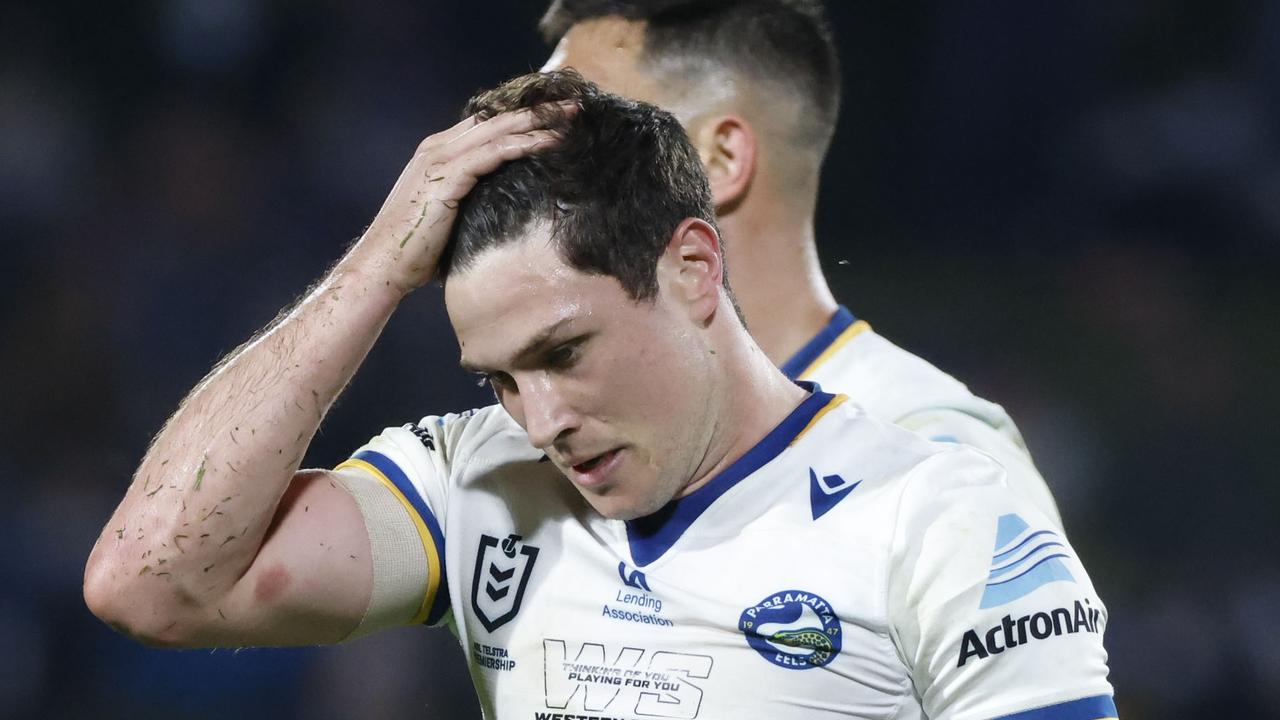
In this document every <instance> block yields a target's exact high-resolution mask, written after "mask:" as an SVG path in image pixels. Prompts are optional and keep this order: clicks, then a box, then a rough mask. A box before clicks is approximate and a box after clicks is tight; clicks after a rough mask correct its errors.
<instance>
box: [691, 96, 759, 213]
mask: <svg viewBox="0 0 1280 720" xmlns="http://www.w3.org/2000/svg"><path fill="white" fill-rule="evenodd" d="M693 142H694V145H696V146H697V148H698V157H699V158H701V159H702V166H703V168H704V169H705V170H706V173H707V180H708V182H710V183H711V199H712V201H714V202H715V206H716V214H717V215H725V214H726V213H730V212H733V210H734V209H735V208H736V207H737V206H738V205H739V204H741V202H742V199H743V198H745V197H746V195H747V191H748V190H750V188H751V181H752V179H753V178H754V177H755V174H756V156H757V146H756V135H755V131H754V130H752V129H751V124H750V123H748V122H747V121H746V120H745V119H743V118H742V117H740V116H738V115H712V116H711V117H708V118H706V119H705V120H703V121H702V122H701V123H700V124H699V125H698V127H697V128H695V129H694V132H693Z"/></svg>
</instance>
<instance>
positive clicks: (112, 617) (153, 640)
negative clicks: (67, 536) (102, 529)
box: [83, 551, 195, 648]
mask: <svg viewBox="0 0 1280 720" xmlns="http://www.w3.org/2000/svg"><path fill="white" fill-rule="evenodd" d="M97 555H98V554H97V552H96V551H95V553H94V556H91V557H90V559H89V563H88V564H87V565H86V567H85V574H84V588H83V592H84V602H85V605H86V606H87V607H88V608H89V612H91V613H93V615H94V616H95V617H97V618H98V619H99V620H101V621H102V622H103V623H105V624H106V625H107V626H108V627H110V628H111V629H113V630H115V631H116V632H118V633H120V634H122V635H125V636H126V637H129V638H132V639H133V640H136V641H138V642H140V643H142V644H143V645H146V646H148V647H153V648H187V647H194V645H193V643H192V630H193V629H194V627H195V625H194V623H193V622H191V619H190V618H187V617H183V616H182V613H179V612H175V611H174V610H173V608H174V607H175V606H176V604H175V603H172V602H166V601H165V600H164V599H163V598H159V597H154V596H148V594H146V593H145V592H142V588H139V587H137V586H136V583H130V582H128V581H127V580H126V579H125V578H123V577H122V573H121V572H119V571H118V569H117V568H115V567H113V564H112V563H111V562H110V560H109V559H104V558H100V557H97Z"/></svg>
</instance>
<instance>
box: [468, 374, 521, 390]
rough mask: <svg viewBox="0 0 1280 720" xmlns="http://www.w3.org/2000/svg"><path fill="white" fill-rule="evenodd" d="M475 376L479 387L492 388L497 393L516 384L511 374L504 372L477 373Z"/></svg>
mask: <svg viewBox="0 0 1280 720" xmlns="http://www.w3.org/2000/svg"><path fill="white" fill-rule="evenodd" d="M475 378H476V386H477V387H489V388H492V389H493V392H494V393H495V394H497V393H499V392H501V391H503V390H507V389H510V388H512V387H514V386H515V382H514V381H513V380H512V379H511V376H510V375H508V374H506V373H504V372H494V373H476V374H475Z"/></svg>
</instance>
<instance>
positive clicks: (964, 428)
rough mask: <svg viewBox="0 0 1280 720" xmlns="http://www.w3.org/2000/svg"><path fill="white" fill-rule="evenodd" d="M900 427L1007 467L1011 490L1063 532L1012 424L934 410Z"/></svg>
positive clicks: (904, 420) (1046, 488) (1053, 505)
mask: <svg viewBox="0 0 1280 720" xmlns="http://www.w3.org/2000/svg"><path fill="white" fill-rule="evenodd" d="M897 424H898V425H901V426H902V427H905V428H907V429H908V430H911V431H913V432H915V433H917V434H919V435H923V436H924V437H926V438H928V439H930V440H933V441H935V442H948V443H962V444H964V445H972V446H973V447H976V448H978V449H979V450H981V451H983V452H985V453H987V454H988V455H991V456H992V457H993V458H995V459H996V460H997V461H999V463H1000V464H1001V465H1003V466H1004V468H1005V472H1006V473H1007V480H1008V483H1009V487H1010V488H1012V489H1013V491H1014V492H1016V493H1018V494H1020V495H1022V496H1023V497H1024V498H1026V499H1027V500H1030V501H1031V502H1032V503H1033V504H1034V505H1035V506H1036V508H1037V509H1038V510H1040V512H1042V513H1043V514H1044V515H1045V517H1047V518H1048V519H1049V520H1050V521H1051V522H1052V523H1053V525H1054V529H1056V530H1059V531H1060V530H1061V529H1062V517H1061V516H1060V515H1059V514H1058V504H1057V503H1056V502H1054V500H1053V493H1052V492H1050V490H1049V485H1048V483H1046V482H1045V480H1044V477H1043V476H1041V475H1040V471H1039V470H1037V469H1036V466H1035V463H1034V462H1032V460H1031V455H1030V453H1028V452H1027V447H1026V445H1025V444H1023V441H1022V436H1021V435H1020V434H1019V433H1018V430H1017V428H1016V427H1014V426H1013V425H1012V421H1010V423H1009V424H1008V425H1006V426H1005V427H1003V428H996V427H992V426H991V425H990V424H988V422H987V421H985V420H983V419H980V418H977V417H974V416H973V415H970V414H969V413H966V412H964V411H962V410H956V409H951V408H931V409H929V410H924V411H920V412H916V413H912V414H911V415H908V416H906V417H903V418H901V419H899V420H898V421H897Z"/></svg>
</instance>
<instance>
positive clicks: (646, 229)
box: [440, 70, 728, 300]
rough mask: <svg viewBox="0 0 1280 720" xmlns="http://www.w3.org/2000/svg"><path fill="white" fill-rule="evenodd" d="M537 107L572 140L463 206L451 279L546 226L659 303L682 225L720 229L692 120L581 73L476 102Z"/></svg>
mask: <svg viewBox="0 0 1280 720" xmlns="http://www.w3.org/2000/svg"><path fill="white" fill-rule="evenodd" d="M562 101H571V102H573V103H576V104H577V105H578V106H579V108H578V109H577V110H576V111H575V112H572V113H568V112H565V111H564V110H563V109H562V108H561V107H560V106H558V105H556V104H554V103H557V102H562ZM525 108H529V109H532V111H533V112H534V113H535V114H537V115H538V116H539V117H540V118H541V119H542V120H543V122H544V123H546V124H547V127H548V128H550V129H552V130H554V131H555V132H557V133H558V134H559V136H560V139H559V141H558V142H557V143H556V144H555V145H553V146H552V147H550V148H548V149H545V150H540V151H537V152H535V153H534V154H532V155H528V156H526V157H523V158H520V159H518V160H513V161H511V162H508V163H505V164H503V165H502V166H501V167H499V168H498V169H497V170H496V171H494V172H493V173H490V174H489V175H486V176H484V177H482V178H480V180H479V182H478V183H477V184H476V186H475V188H473V189H472V190H471V192H470V193H469V194H468V195H467V197H466V198H464V199H463V201H462V202H461V204H460V205H459V208H458V218H457V220H456V221H455V222H454V226H453V229H452V231H451V235H450V238H449V243H448V245H447V246H446V247H445V251H444V254H443V256H442V257H441V261H440V279H441V281H442V282H447V280H448V277H449V275H450V273H453V272H456V271H463V270H466V269H467V268H468V267H469V266H470V265H472V264H473V263H474V261H475V259H476V258H477V257H479V256H480V255H481V254H483V253H484V252H485V251H486V250H489V249H491V248H494V247H498V246H501V245H504V244H506V243H509V242H512V241H516V240H520V239H522V238H523V237H525V236H526V235H527V233H528V231H529V230H530V229H531V228H532V227H534V226H536V225H538V224H542V223H545V224H546V225H547V226H548V227H549V228H550V231H551V242H552V244H553V246H554V247H555V248H556V250H557V252H559V254H560V257H561V258H562V259H563V260H564V261H565V263H566V264H567V265H569V266H570V267H572V268H575V269H577V270H579V271H581V272H584V273H589V274H596V275H607V276H611V277H613V278H616V279H617V280H618V282H619V283H621V285H622V287H623V289H624V290H626V292H627V294H628V295H630V296H631V297H632V298H633V299H635V300H651V299H653V298H654V297H655V296H656V295H657V292H658V278H657V264H658V259H659V258H660V257H661V256H662V253H663V252H664V251H665V250H666V248H667V245H668V243H669V242H670V240H671V236H672V234H673V233H674V232H675V229H676V227H677V226H679V225H680V223H681V222H683V221H684V220H685V219H686V218H699V219H702V220H705V221H706V222H708V223H710V224H711V225H712V226H713V227H714V226H715V210H714V206H713V205H712V202H711V190H710V188H709V187H708V184H707V179H706V176H705V175H704V174H703V170H702V163H701V162H700V161H699V159H698V154H697V151H696V150H694V148H693V146H692V145H691V144H690V142H689V139H688V137H687V136H686V135H685V132H684V129H683V128H682V127H681V126H680V122H679V121H678V120H676V119H675V118H674V117H673V116H672V115H671V114H670V113H668V112H666V111H664V110H660V109H658V108H656V107H654V106H653V105H649V104H647V103H642V102H637V101H635V100H629V99H626V98H622V97H618V96H617V95H611V94H609V93H605V92H603V91H601V90H600V89H599V88H597V87H596V86H595V84H593V83H591V82H589V81H587V80H585V79H583V77H582V76H581V75H579V74H578V73H577V72H574V71H572V70H563V71H557V72H552V73H534V74H530V75H524V76H521V77H518V78H515V79H513V80H509V81H507V82H505V83H503V84H502V85H500V86H498V87H497V88H494V89H493V90H489V91H486V92H483V93H480V94H479V95H477V96H475V97H474V98H472V99H471V101H470V102H468V103H467V106H466V110H465V111H464V114H465V115H477V116H479V117H480V118H491V117H493V116H495V115H497V114H498V113H503V112H510V111H513V110H519V109H525ZM727 286H728V285H727V279H726V287H727Z"/></svg>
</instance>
